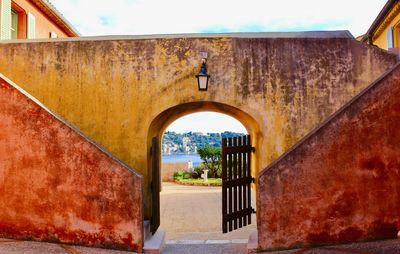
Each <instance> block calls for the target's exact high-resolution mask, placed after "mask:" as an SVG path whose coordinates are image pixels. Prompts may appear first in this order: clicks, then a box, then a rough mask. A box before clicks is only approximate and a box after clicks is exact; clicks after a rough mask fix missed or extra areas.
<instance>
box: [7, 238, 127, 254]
mask: <svg viewBox="0 0 400 254" xmlns="http://www.w3.org/2000/svg"><path fill="white" fill-rule="evenodd" d="M0 254H134V252H126V251H117V250H108V249H99V248H89V247H83V246H72V245H65V244H56V243H45V242H31V241H18V240H12V239H0Z"/></svg>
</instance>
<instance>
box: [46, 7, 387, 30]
mask: <svg viewBox="0 0 400 254" xmlns="http://www.w3.org/2000/svg"><path fill="white" fill-rule="evenodd" d="M51 2H52V3H53V4H54V5H55V6H56V8H57V9H58V10H60V12H62V13H63V14H64V16H65V17H66V18H67V19H68V20H69V21H70V22H71V23H72V24H73V25H74V26H75V27H76V28H77V29H78V31H80V32H81V33H82V35H87V36H89V35H115V34H132V35H137V34H167V33H196V32H204V31H215V32H224V31H225V32H235V31H242V32H244V31H249V32H251V31H257V32H259V31H296V30H297V31H298V30H335V29H346V30H350V31H351V32H352V33H353V34H354V35H355V36H357V35H360V34H363V33H365V32H366V30H367V29H368V27H369V26H370V25H371V24H372V22H373V20H374V19H375V17H376V16H377V14H378V13H379V11H380V10H381V9H382V7H383V5H384V4H385V2H386V0H367V1H366V0H335V1H331V0H301V1H299V0H287V1H277V0H274V1H272V0H246V1H238V0H201V1H193V0H113V1H109V0H97V1H94V0H69V1H66V0H51Z"/></svg>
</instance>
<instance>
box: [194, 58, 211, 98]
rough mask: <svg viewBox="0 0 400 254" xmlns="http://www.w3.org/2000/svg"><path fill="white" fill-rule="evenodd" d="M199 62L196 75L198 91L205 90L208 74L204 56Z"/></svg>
mask: <svg viewBox="0 0 400 254" xmlns="http://www.w3.org/2000/svg"><path fill="white" fill-rule="evenodd" d="M201 62H202V64H201V69H200V72H199V74H197V75H196V78H197V84H198V86H199V91H207V89H208V80H209V79H210V75H208V74H207V66H206V58H203V59H202V60H201Z"/></svg>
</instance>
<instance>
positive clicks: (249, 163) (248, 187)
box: [247, 135, 251, 224]
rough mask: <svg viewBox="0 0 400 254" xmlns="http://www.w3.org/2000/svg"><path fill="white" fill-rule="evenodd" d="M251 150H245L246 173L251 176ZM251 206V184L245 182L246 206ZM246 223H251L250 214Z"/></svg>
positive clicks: (248, 142) (248, 140)
mask: <svg viewBox="0 0 400 254" xmlns="http://www.w3.org/2000/svg"><path fill="white" fill-rule="evenodd" d="M247 144H248V145H250V144H251V138H250V135H247ZM250 165H251V151H248V152H247V175H248V176H251V168H250ZM250 207H251V184H250V183H248V184H247V208H250ZM247 220H248V224H251V214H249V215H247Z"/></svg>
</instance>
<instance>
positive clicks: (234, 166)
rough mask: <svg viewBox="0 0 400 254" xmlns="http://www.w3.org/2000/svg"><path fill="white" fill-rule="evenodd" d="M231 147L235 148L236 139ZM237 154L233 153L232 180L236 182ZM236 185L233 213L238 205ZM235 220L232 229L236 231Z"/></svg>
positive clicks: (234, 187)
mask: <svg viewBox="0 0 400 254" xmlns="http://www.w3.org/2000/svg"><path fill="white" fill-rule="evenodd" d="M233 146H234V147H237V137H234V138H233ZM237 156H238V155H237V154H236V153H233V177H232V179H233V180H237V175H238V172H237ZM237 190H238V189H237V185H234V186H233V213H236V212H237V211H238V204H237V196H238V192H237ZM237 221H238V220H237V218H235V219H234V221H233V228H234V229H237V228H238V223H237Z"/></svg>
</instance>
